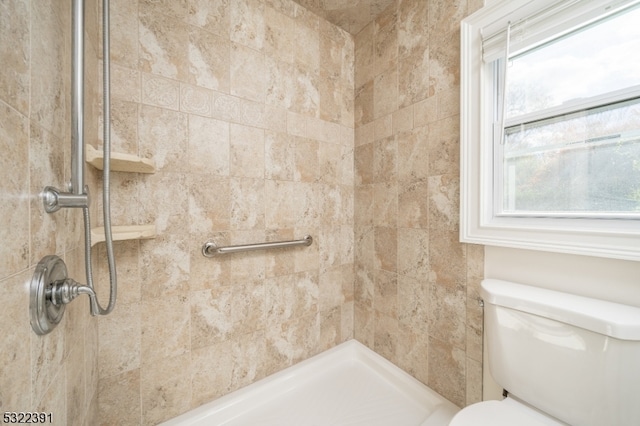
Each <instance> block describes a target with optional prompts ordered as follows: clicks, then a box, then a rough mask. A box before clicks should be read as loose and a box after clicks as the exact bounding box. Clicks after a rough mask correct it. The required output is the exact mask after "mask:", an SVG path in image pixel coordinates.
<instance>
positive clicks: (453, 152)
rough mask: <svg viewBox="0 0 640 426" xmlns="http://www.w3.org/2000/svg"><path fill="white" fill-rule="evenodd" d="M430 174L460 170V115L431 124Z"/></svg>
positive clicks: (456, 172)
mask: <svg viewBox="0 0 640 426" xmlns="http://www.w3.org/2000/svg"><path fill="white" fill-rule="evenodd" d="M429 127H430V131H429V174H430V175H431V176H435V175H444V174H458V173H459V170H460V124H459V116H453V117H449V118H444V119H442V120H438V121H436V122H434V123H433V124H432V125H430V126H429Z"/></svg>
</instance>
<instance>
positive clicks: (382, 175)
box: [373, 136, 398, 183]
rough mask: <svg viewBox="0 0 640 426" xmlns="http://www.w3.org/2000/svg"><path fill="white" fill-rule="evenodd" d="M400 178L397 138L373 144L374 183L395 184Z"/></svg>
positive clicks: (385, 139) (389, 138) (381, 140)
mask: <svg viewBox="0 0 640 426" xmlns="http://www.w3.org/2000/svg"><path fill="white" fill-rule="evenodd" d="M397 177H398V141H397V139H396V138H395V137H393V136H392V137H388V138H384V139H380V140H377V141H376V142H374V143H373V182H374V183H381V182H388V183H394V182H395V181H396V180H397Z"/></svg>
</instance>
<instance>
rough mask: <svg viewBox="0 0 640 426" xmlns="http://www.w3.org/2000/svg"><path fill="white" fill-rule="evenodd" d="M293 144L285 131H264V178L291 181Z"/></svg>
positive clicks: (293, 166)
mask: <svg viewBox="0 0 640 426" xmlns="http://www.w3.org/2000/svg"><path fill="white" fill-rule="evenodd" d="M294 172H295V145H294V141H293V138H291V137H290V136H289V135H287V134H286V133H277V132H265V178H266V179H275V180H288V181H293V179H294Z"/></svg>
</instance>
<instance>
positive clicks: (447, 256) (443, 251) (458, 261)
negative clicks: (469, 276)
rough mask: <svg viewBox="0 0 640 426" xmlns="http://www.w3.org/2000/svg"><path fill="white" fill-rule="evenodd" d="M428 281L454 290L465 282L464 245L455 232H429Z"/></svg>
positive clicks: (431, 230) (435, 230) (432, 230)
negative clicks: (429, 266)
mask: <svg viewBox="0 0 640 426" xmlns="http://www.w3.org/2000/svg"><path fill="white" fill-rule="evenodd" d="M429 231H430V232H429V251H430V256H429V260H430V262H431V271H430V278H429V279H430V281H431V282H436V283H438V284H440V285H444V286H448V287H450V288H454V287H456V286H459V285H463V284H464V283H465V282H466V245H465V244H462V243H460V242H459V235H458V232H457V231H446V230H439V229H435V228H431V229H430V230H429Z"/></svg>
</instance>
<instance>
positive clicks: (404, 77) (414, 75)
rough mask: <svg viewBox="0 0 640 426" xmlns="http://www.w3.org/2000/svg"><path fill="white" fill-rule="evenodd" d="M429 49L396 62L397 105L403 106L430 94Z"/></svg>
mask: <svg viewBox="0 0 640 426" xmlns="http://www.w3.org/2000/svg"><path fill="white" fill-rule="evenodd" d="M430 67H431V62H430V51H429V50H423V51H418V52H417V53H414V54H413V55H411V56H407V57H405V58H404V59H402V60H401V61H400V63H399V64H398V99H399V100H398V105H399V106H400V107H401V108H403V107H407V106H410V105H412V104H415V103H416V102H419V101H421V100H423V99H426V98H427V97H428V96H430V94H431V92H430V90H431V86H432V81H431V80H430V77H429V76H430Z"/></svg>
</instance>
